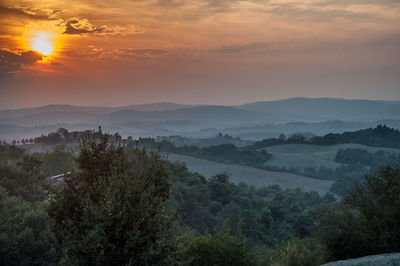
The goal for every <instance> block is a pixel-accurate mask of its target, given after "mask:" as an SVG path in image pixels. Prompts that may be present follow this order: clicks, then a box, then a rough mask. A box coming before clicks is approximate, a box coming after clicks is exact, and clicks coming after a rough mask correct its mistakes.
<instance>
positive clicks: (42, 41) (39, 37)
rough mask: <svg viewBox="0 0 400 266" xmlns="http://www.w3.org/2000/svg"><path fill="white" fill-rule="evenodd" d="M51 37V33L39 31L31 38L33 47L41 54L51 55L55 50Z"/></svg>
mask: <svg viewBox="0 0 400 266" xmlns="http://www.w3.org/2000/svg"><path fill="white" fill-rule="evenodd" d="M51 39H52V38H51V34H50V33H47V32H39V33H37V34H36V36H35V37H34V38H33V39H32V40H31V43H32V44H31V48H32V49H33V50H35V51H37V52H39V53H41V54H44V55H47V56H49V55H51V53H52V52H53V50H54V48H53V45H52V43H51Z"/></svg>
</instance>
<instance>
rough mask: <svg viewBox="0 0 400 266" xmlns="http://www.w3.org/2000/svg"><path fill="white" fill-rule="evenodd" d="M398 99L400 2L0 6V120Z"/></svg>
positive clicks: (99, 0)
mask: <svg viewBox="0 0 400 266" xmlns="http://www.w3.org/2000/svg"><path fill="white" fill-rule="evenodd" d="M289 97H312V98H316V97H335V98H352V99H383V100H400V0H303V1H294V0H293V1H291V0H266V1H262V0H243V1H239V0H113V1H108V0H83V1H76V0H68V1H60V0H35V1H19V0H13V1H8V0H0V109H6V108H22V107H31V106H40V105H46V104H73V105H81V106H88V105H107V106H121V105H128V104H140V103H150V102H160V101H169V102H176V103H186V104H240V103H246V102H253V101H269V100H277V99H281V98H289Z"/></svg>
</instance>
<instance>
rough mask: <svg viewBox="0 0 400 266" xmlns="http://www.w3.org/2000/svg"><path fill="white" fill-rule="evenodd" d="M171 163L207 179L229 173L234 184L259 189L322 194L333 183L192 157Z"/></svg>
mask: <svg viewBox="0 0 400 266" xmlns="http://www.w3.org/2000/svg"><path fill="white" fill-rule="evenodd" d="M168 160H169V161H172V162H174V161H181V162H185V163H186V165H187V167H188V168H189V170H190V171H193V172H198V173H199V174H202V175H204V176H206V177H211V176H213V175H216V174H220V173H223V172H228V173H230V174H231V176H230V180H231V181H232V182H234V183H236V184H237V183H239V182H245V183H247V184H249V185H254V186H257V187H260V186H268V185H279V186H281V187H282V188H284V189H286V188H300V189H302V190H304V191H311V190H315V191H318V192H319V193H320V194H325V193H327V192H329V189H330V186H331V185H332V184H333V183H334V182H333V181H327V180H317V179H312V178H307V177H303V176H299V175H295V174H290V173H281V172H272V171H266V170H260V169H256V168H252V167H247V166H239V165H231V164H221V163H216V162H211V161H207V160H202V159H198V158H194V157H190V156H184V155H178V154H169V155H168Z"/></svg>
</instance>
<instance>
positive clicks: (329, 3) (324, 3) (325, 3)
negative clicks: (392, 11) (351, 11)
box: [314, 0, 400, 7]
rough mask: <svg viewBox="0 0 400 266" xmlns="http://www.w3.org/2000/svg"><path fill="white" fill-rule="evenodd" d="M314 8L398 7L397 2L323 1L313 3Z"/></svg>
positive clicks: (383, 0)
mask: <svg viewBox="0 0 400 266" xmlns="http://www.w3.org/2000/svg"><path fill="white" fill-rule="evenodd" d="M314 5H316V6H351V5H377V6H391V7H394V6H400V1H399V0H335V1H332V0H323V1H320V2H317V3H315V4H314Z"/></svg>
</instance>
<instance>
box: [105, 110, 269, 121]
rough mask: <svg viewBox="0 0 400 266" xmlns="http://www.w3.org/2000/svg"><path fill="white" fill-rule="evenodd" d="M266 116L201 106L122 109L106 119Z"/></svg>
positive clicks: (247, 118) (245, 118) (254, 118)
mask: <svg viewBox="0 0 400 266" xmlns="http://www.w3.org/2000/svg"><path fill="white" fill-rule="evenodd" d="M264 117H265V115H264V114H263V113H257V112H252V111H246V110H241V109H236V108H233V107H229V106H200V107H191V108H182V109H175V110H165V111H153V112H139V111H135V110H122V111H117V112H113V113H110V114H108V115H106V116H105V117H104V121H105V122H109V123H116V122H129V121H135V120H138V121H143V120H156V121H171V120H192V121H199V122H212V123H215V122H219V123H248V122H251V121H253V122H260V121H263V120H264V119H265V118H264Z"/></svg>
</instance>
